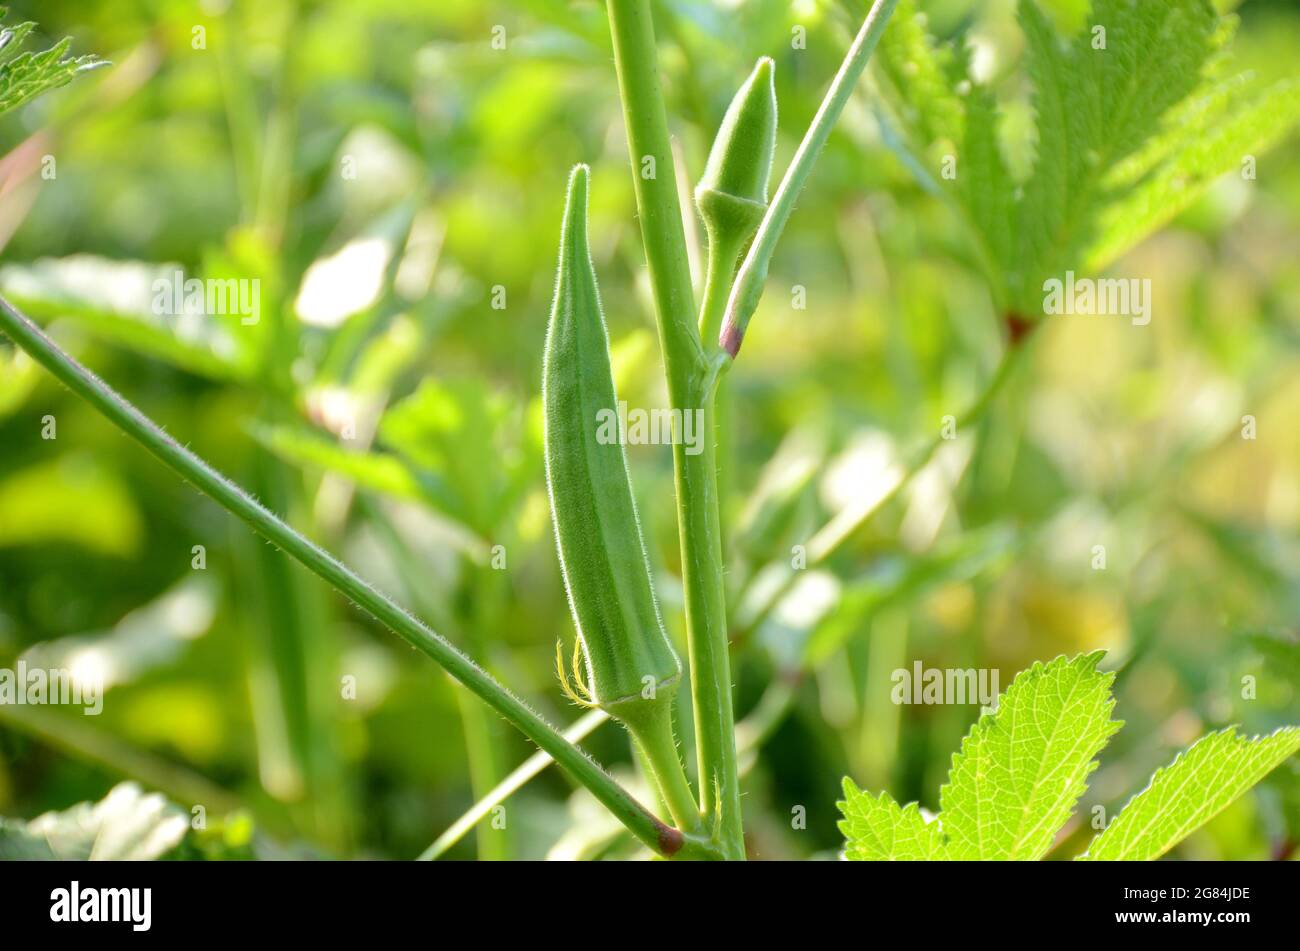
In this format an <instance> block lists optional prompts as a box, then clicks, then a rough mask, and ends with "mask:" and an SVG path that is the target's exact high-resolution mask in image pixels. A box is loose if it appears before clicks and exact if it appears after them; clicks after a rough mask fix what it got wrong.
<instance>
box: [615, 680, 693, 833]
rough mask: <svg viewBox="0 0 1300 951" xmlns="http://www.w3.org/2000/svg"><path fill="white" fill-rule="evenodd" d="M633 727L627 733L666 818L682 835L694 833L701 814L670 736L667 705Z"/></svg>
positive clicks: (671, 735)
mask: <svg viewBox="0 0 1300 951" xmlns="http://www.w3.org/2000/svg"><path fill="white" fill-rule="evenodd" d="M648 713H649V715H648V716H646V717H642V718H640V719H639V720H637V721H636V723H635V724H633V723H628V724H627V728H628V732H630V733H631V734H632V737H633V738H634V739H635V740H636V743H637V746H639V747H640V749H641V753H642V755H643V756H644V757H645V762H646V764H647V765H648V766H649V768H650V776H651V778H652V779H653V780H654V783H655V785H656V786H657V787H658V789H659V796H660V798H662V799H663V802H664V805H666V806H667V807H668V814H669V815H671V816H672V817H673V821H674V822H675V823H677V828H679V829H681V830H682V831H684V832H696V831H699V827H700V810H699V807H698V806H697V805H696V803H695V794H694V793H693V792H691V785H690V783H689V782H687V781H686V772H685V771H684V770H683V769H682V759H681V756H680V755H679V754H678V752H677V739H676V737H675V736H674V735H673V711H672V707H670V706H667V705H663V704H660V705H657V706H655V707H652V708H651V709H650V710H649V711H648Z"/></svg>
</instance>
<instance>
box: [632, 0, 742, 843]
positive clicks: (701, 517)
mask: <svg viewBox="0 0 1300 951" xmlns="http://www.w3.org/2000/svg"><path fill="white" fill-rule="evenodd" d="M609 22H610V33H611V35H612V36H613V41H614V63H615V66H616V69H617V72H618V83H619V92H620V96H621V98H622V101H623V116H624V120H625V122H626V125H627V138H628V147H629V149H630V150H631V156H632V171H633V182H634V184H635V188H636V198H637V211H638V214H639V216H640V219H641V236H642V240H643V241H644V243H645V249H646V260H647V263H648V264H649V268H650V283H651V286H652V287H653V289H654V298H655V309H656V312H657V316H658V324H659V338H660V342H661V345H662V347H663V355H664V367H665V371H666V373H667V378H668V392H669V398H670V399H671V401H672V405H673V408H674V409H679V410H681V411H682V412H683V413H695V412H699V413H701V414H702V415H703V416H704V426H703V428H702V429H701V432H703V433H705V434H706V438H705V439H704V441H703V451H701V452H699V453H697V454H695V455H690V454H688V453H687V452H686V448H687V447H686V446H685V445H684V444H683V441H682V440H680V439H679V440H676V441H675V445H674V446H673V470H674V475H675V481H676V493H677V525H678V532H679V534H680V537H681V551H682V584H683V587H684V589H685V596H686V633H687V641H688V649H689V653H690V674H691V699H692V702H693V705H694V714H695V745H696V755H697V757H698V760H699V774H700V807H701V811H702V812H703V814H704V820H705V825H706V827H708V828H710V829H711V830H713V834H714V839H715V841H716V842H717V844H718V846H719V847H720V848H721V850H722V852H723V853H724V854H725V855H726V857H727V858H731V859H743V858H744V855H745V843H744V833H743V824H742V821H741V813H740V777H739V774H738V771H737V768H736V737H735V714H734V712H733V710H732V697H731V661H730V658H729V656H728V641H727V617H726V599H725V597H724V593H723V581H722V536H721V527H720V522H719V515H718V481H717V469H716V465H715V462H714V447H713V440H712V438H708V437H709V434H711V433H712V432H713V392H714V386H715V384H716V380H717V371H716V368H715V367H711V366H710V365H709V364H708V362H707V360H706V358H705V355H704V349H703V347H701V345H700V338H699V335H698V332H697V329H696V325H695V300H694V297H695V295H694V292H693V290H692V288H691V274H690V268H689V266H688V263H687V255H686V239H685V234H684V232H683V229H682V212H681V204H680V202H679V201H678V192H677V183H676V175H675V172H674V170H673V162H672V152H671V147H670V144H669V140H668V122H667V117H666V113H665V110H664V102H663V92H662V90H661V89H660V84H659V68H658V61H657V54H656V50H655V39H654V24H653V22H652V19H651V14H650V3H649V0H609Z"/></svg>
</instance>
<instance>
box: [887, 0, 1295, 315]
mask: <svg viewBox="0 0 1300 951" xmlns="http://www.w3.org/2000/svg"><path fill="white" fill-rule="evenodd" d="M1044 6H1046V7H1047V12H1044V9H1043V7H1044ZM1049 14H1050V16H1049ZM1019 19H1020V25H1021V28H1022V30H1023V31H1024V34H1025V48H1026V52H1025V70H1026V72H1027V73H1028V75H1029V78H1030V80H1031V83H1032V88H1033V95H1032V104H1033V107H1034V114H1035V123H1036V129H1035V132H1036V135H1035V143H1036V147H1035V153H1036V154H1035V156H1034V161H1033V164H1032V167H1031V169H1030V171H1029V172H1028V176H1027V178H1025V179H1024V180H1023V181H1021V180H1019V177H1017V176H1013V175H1012V174H1011V173H1010V172H1009V168H1010V167H1012V166H1009V165H1008V163H1007V162H1006V161H1005V156H1003V154H1002V152H1001V149H1002V143H1001V141H1000V132H999V129H1000V126H1001V124H1002V123H1001V117H1002V114H1001V111H1000V110H999V108H998V105H997V102H996V99H995V97H994V94H993V91H992V90H991V89H989V88H987V87H982V86H980V85H979V84H977V83H975V82H974V81H973V80H972V78H971V77H970V75H969V69H968V63H967V59H968V58H967V57H966V56H965V55H964V51H963V50H960V49H955V48H953V47H950V46H944V47H940V46H938V45H937V44H936V43H935V42H934V41H933V39H932V38H931V37H930V36H929V35H928V34H927V32H926V30H925V26H924V19H923V17H921V16H920V14H919V13H918V12H917V9H916V4H915V3H914V2H910V0H909V2H904V3H903V4H900V6H899V8H898V11H897V12H896V13H895V16H894V20H893V22H892V24H891V27H890V29H889V31H888V32H887V34H886V36H885V38H884V40H883V41H882V43H881V46H880V49H879V51H878V53H877V62H878V64H879V67H880V72H881V74H882V77H883V79H884V80H885V84H884V85H885V89H886V91H887V93H888V94H889V95H888V100H889V103H890V110H889V115H888V117H884V116H882V119H884V120H885V121H883V122H882V128H883V136H884V139H885V141H886V143H887V144H888V145H889V146H890V147H891V148H892V149H894V151H895V152H896V153H898V154H899V156H900V158H901V159H902V160H903V161H904V163H905V164H906V165H907V167H908V168H909V169H910V170H911V171H912V172H913V173H914V174H915V175H916V177H917V178H918V179H919V180H920V181H921V183H922V184H923V185H924V186H925V187H926V188H927V189H928V190H930V191H932V192H934V193H937V194H940V195H943V196H946V197H947V198H948V199H949V200H950V201H951V202H952V203H953V205H954V206H955V207H956V208H957V209H958V211H959V212H960V214H961V216H962V218H963V219H964V220H965V222H966V224H967V226H968V228H969V231H970V234H971V237H972V238H973V244H974V245H975V247H976V249H977V250H978V252H979V260H980V263H981V266H982V268H983V270H984V271H985V272H986V275H987V277H988V279H989V283H990V286H991V290H992V291H993V294H994V297H995V299H996V300H997V302H998V303H999V305H1000V306H1007V307H1010V308H1011V309H1012V310H1013V311H1014V312H1016V313H1018V314H1020V315H1021V316H1023V317H1033V316H1034V315H1036V314H1041V312H1042V301H1043V284H1044V282H1045V280H1046V279H1048V278H1057V279H1060V278H1062V277H1063V276H1064V275H1065V273H1066V272H1067V271H1071V270H1073V271H1078V272H1082V273H1084V274H1094V273H1096V272H1098V271H1100V270H1101V269H1102V268H1104V267H1106V266H1107V265H1109V264H1110V263H1111V262H1113V261H1114V260H1115V259H1116V258H1117V257H1118V256H1119V255H1120V254H1122V253H1123V252H1124V251H1126V250H1128V249H1130V248H1132V247H1133V246H1134V245H1136V244H1137V243H1139V242H1140V241H1142V240H1143V239H1145V238H1146V237H1147V236H1148V235H1150V234H1151V233H1152V232H1154V231H1155V230H1157V229H1158V228H1160V227H1162V226H1164V225H1165V224H1167V223H1168V222H1169V221H1170V220H1171V219H1172V218H1173V217H1174V216H1175V215H1176V214H1178V213H1179V212H1180V211H1182V210H1183V209H1185V208H1187V207H1188V206H1189V205H1190V204H1191V203H1192V202H1193V201H1195V200H1196V198H1198V197H1199V196H1200V195H1201V194H1202V193H1204V191H1205V190H1206V189H1207V188H1208V187H1209V186H1210V185H1211V184H1212V183H1213V181H1214V180H1215V179H1216V178H1217V177H1218V176H1219V175H1221V174H1223V173H1225V172H1228V171H1231V170H1234V169H1236V168H1238V167H1239V166H1240V163H1241V162H1242V161H1243V158H1244V157H1245V156H1247V155H1257V154H1258V153H1260V152H1263V151H1264V150H1266V149H1268V148H1270V147H1271V146H1273V145H1275V144H1276V143H1277V142H1278V141H1279V140H1280V139H1281V137H1282V136H1283V135H1284V134H1285V133H1286V132H1287V131H1288V130H1289V129H1291V128H1293V127H1294V126H1295V125H1296V124H1297V123H1300V93H1297V92H1296V90H1295V86H1294V84H1293V83H1282V84H1280V85H1278V86H1275V87H1273V88H1272V89H1269V90H1267V91H1265V92H1263V93H1260V92H1259V91H1258V90H1256V89H1255V87H1254V82H1253V78H1252V77H1250V76H1229V75H1226V68H1227V56H1226V53H1225V51H1226V48H1227V45H1228V43H1229V41H1230V40H1231V38H1232V36H1233V33H1234V31H1235V27H1236V20H1235V18H1232V17H1220V16H1218V15H1217V14H1216V13H1215V10H1214V7H1213V5H1212V4H1211V3H1210V2H1209V0H1161V2H1160V3H1153V2H1143V0H1094V2H1093V3H1092V4H1091V5H1090V6H1089V4H1088V3H1087V2H1086V0H1062V2H1055V0H1053V2H1048V0H1020V3H1019ZM1061 29H1064V30H1066V31H1067V32H1068V34H1069V35H1068V37H1067V38H1063V37H1062V34H1061V32H1060V30H1061ZM967 87H969V89H968V88H967ZM895 127H897V129H896V128H895ZM950 159H955V166H954V165H952V164H951V163H950V162H949V160H950ZM941 161H943V162H949V164H948V167H947V169H945V172H947V171H955V175H954V174H946V173H945V174H943V175H940V174H939V163H940V162H941ZM1021 177H1023V176H1021Z"/></svg>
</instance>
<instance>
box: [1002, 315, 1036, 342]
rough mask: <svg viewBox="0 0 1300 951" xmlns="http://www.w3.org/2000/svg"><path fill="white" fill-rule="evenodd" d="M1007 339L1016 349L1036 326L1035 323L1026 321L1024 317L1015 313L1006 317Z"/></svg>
mask: <svg viewBox="0 0 1300 951" xmlns="http://www.w3.org/2000/svg"><path fill="white" fill-rule="evenodd" d="M1006 323H1007V337H1008V339H1009V340H1010V342H1011V346H1012V347H1018V346H1020V344H1022V343H1023V342H1024V340H1025V338H1026V337H1028V336H1029V334H1030V332H1032V331H1033V329H1034V328H1035V327H1037V326H1038V324H1037V322H1036V321H1032V320H1026V319H1025V318H1024V317H1022V316H1020V315H1019V314H1015V313H1008V314H1007V315H1006Z"/></svg>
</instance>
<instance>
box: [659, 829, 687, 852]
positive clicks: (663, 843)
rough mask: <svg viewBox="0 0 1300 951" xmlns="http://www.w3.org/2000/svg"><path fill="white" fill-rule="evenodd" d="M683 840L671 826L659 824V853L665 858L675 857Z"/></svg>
mask: <svg viewBox="0 0 1300 951" xmlns="http://www.w3.org/2000/svg"><path fill="white" fill-rule="evenodd" d="M684 842H685V839H683V838H682V834H681V832H679V831H678V830H677V829H674V828H673V827H672V826H668V825H664V824H663V823H662V822H661V823H659V851H660V852H661V853H663V855H665V856H672V855H676V854H677V852H678V851H680V850H681V847H682V845H683V844H684Z"/></svg>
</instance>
